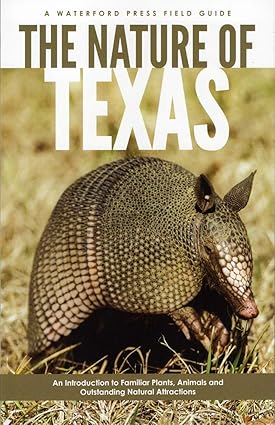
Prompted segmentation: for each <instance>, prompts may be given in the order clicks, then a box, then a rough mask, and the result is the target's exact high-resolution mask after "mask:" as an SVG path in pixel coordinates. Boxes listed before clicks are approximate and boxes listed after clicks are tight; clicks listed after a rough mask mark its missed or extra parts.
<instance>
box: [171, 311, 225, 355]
mask: <svg viewBox="0 0 275 425" xmlns="http://www.w3.org/2000/svg"><path fill="white" fill-rule="evenodd" d="M170 317H172V319H173V320H174V322H175V323H176V325H177V326H178V327H179V328H180V330H181V331H182V332H183V334H184V335H185V337H186V338H187V339H188V340H190V339H191V337H190V332H191V333H192V334H193V335H194V337H195V338H196V339H197V340H198V341H199V342H200V343H201V344H202V345H203V347H204V348H205V349H206V350H207V351H209V350H210V348H211V340H212V341H213V343H212V348H213V349H214V351H218V352H220V351H221V350H222V348H224V347H225V345H226V344H227V342H228V338H229V333H228V331H227V329H226V328H225V326H224V325H223V323H222V322H221V321H220V320H219V319H218V318H217V317H216V316H214V315H211V321H210V322H209V323H207V324H206V325H204V324H203V320H202V316H201V315H200V314H199V313H198V312H197V311H196V310H195V309H194V308H193V307H190V306H187V307H182V308H180V309H179V310H176V311H173V312H172V313H170ZM189 331H190V332H189Z"/></svg>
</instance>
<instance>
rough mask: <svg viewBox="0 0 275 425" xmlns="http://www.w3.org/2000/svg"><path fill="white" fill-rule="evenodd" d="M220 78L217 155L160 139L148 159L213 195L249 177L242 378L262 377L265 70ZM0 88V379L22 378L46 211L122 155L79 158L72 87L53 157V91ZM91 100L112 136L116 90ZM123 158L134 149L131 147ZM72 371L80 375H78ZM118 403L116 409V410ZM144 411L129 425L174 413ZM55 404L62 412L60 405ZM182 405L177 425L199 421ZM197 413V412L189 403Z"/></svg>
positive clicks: (267, 310)
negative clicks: (181, 172) (245, 368)
mask: <svg viewBox="0 0 275 425" xmlns="http://www.w3.org/2000/svg"><path fill="white" fill-rule="evenodd" d="M196 73H197V71H196V70H188V71H186V78H185V89H186V97H187V103H188V104H187V106H188V112H189V118H190V125H191V128H192V126H193V125H194V124H196V123H200V122H205V121H206V122H208V121H209V118H208V117H207V115H206V114H205V112H204V111H203V110H202V108H201V106H200V104H199V102H198V101H197V99H196V97H195V96H194V80H195V76H196ZM228 75H229V78H230V86H231V91H230V93H220V94H219V102H220V104H221V105H222V106H223V108H224V110H225V112H226V115H227V117H228V120H229V124H230V129H231V133H230V140H229V142H228V144H227V145H226V147H225V148H224V149H223V150H221V151H217V152H206V151H203V150H201V149H199V148H198V147H196V146H195V144H194V150H193V151H190V152H187V151H182V152H179V151H178V149H177V143H176V139H175V138H174V137H173V136H172V137H170V138H169V142H168V148H167V151H166V152H153V153H152V152H150V153H149V154H150V155H154V156H158V157H161V158H167V159H169V160H172V161H174V162H178V163H180V164H181V165H183V166H185V167H186V168H188V169H190V170H191V171H192V172H194V173H195V174H199V173H201V172H203V173H206V174H207V175H208V176H209V177H210V178H211V180H212V181H213V183H214V186H215V188H216V190H217V192H218V193H220V194H221V195H223V194H224V193H226V191H227V190H228V189H229V188H230V187H231V186H232V185H233V184H235V183H236V182H238V181H240V180H241V179H242V178H243V177H245V176H246V175H248V174H249V172H250V171H252V170H254V169H257V170H258V171H257V175H256V181H255V185H254V189H253V193H252V197H251V200H250V202H249V205H248V207H247V208H246V209H245V210H244V211H243V212H242V214H241V215H242V218H243V220H244V222H245V223H246V225H247V229H248V233H249V236H250V239H251V243H252V247H253V253H254V259H255V268H254V283H253V285H254V292H255V296H256V300H257V303H258V306H259V309H260V315H259V317H258V318H257V319H256V320H255V321H254V324H253V327H252V330H251V333H250V336H249V350H251V348H252V347H253V346H254V345H255V344H256V343H257V348H256V349H255V350H254V352H253V356H252V358H251V359H250V362H251V364H252V368H251V369H250V371H254V372H255V371H256V372H271V371H274V357H273V354H274V351H273V350H274V329H273V325H274V321H273V319H272V318H273V315H274V261H273V254H274V228H273V219H274V214H273V199H274V197H273V195H274V194H273V190H274V187H273V183H274V171H273V170H274V149H273V142H274V140H273V138H274V117H273V115H274V98H275V96H274V87H275V84H274V70H230V71H229V72H228ZM160 78H161V73H160V72H157V71H156V72H154V75H153V78H152V80H151V82H150V83H149V85H148V90H147V91H146V95H145V97H144V99H143V101H142V110H143V113H144V117H145V122H146V125H147V128H148V132H149V135H150V137H152V134H153V130H154V124H155V113H156V108H157V103H158V94H159V88H160ZM30 82H31V83H30ZM1 85H2V87H1V93H2V96H1V102H2V104H1V109H2V115H3V118H2V124H1V136H2V140H3V147H2V151H3V154H4V160H3V164H2V166H3V169H2V243H3V246H2V301H3V309H2V323H3V326H2V333H3V336H2V366H1V372H2V373H7V372H8V370H9V368H11V369H12V370H20V371H26V368H25V367H22V361H23V359H24V356H25V354H26V350H27V342H26V325H27V294H28V284H29V276H30V270H31V263H32V258H33V255H34V251H35V247H36V245H37V242H38V239H39V236H40V234H41V232H42V229H43V227H44V225H45V223H46V221H47V219H48V217H49V214H50V212H51V210H52V208H53V207H54V205H55V203H56V201H57V199H58V197H59V196H60V194H61V193H62V191H63V190H64V189H65V188H66V187H67V185H68V184H69V183H71V182H72V181H73V180H75V179H76V178H77V177H79V176H80V175H82V174H84V173H85V172H87V171H88V170H90V169H93V168H95V167H97V166H99V165H100V164H102V163H105V162H109V161H112V160H114V159H117V158H119V157H123V156H125V152H83V151H82V148H81V140H82V128H81V122H82V96H81V86H80V84H78V83H74V84H73V85H72V93H71V150H70V152H56V151H55V150H54V90H53V87H52V85H51V84H48V83H47V84H46V83H44V82H43V72H42V71H41V70H2V79H1ZM100 96H101V97H102V98H104V99H105V98H106V99H108V100H109V111H110V115H109V117H108V118H102V119H100V121H99V124H100V132H101V133H102V134H108V133H113V134H115V132H116V130H117V128H118V126H119V122H120V119H121V114H122V111H123V102H122V100H121V98H120V95H119V91H118V89H117V87H116V85H115V84H113V85H111V84H106V85H103V84H102V85H101V90H100ZM130 151H131V152H134V151H135V143H134V141H133V140H132V141H131V149H130ZM257 341H258V342H257ZM172 350H173V347H172ZM171 361H175V362H179V363H178V364H177V367H178V370H179V371H184V370H186V368H185V366H184V367H183V366H182V365H183V364H184V359H182V358H180V359H179V358H178V357H177V356H176V358H175V357H174V353H173V352H171ZM103 362H104V360H102V362H101V363H100V365H97V370H96V371H98V370H101V371H104V366H102V365H104V363H103ZM195 366H196V369H197V368H200V365H195ZM85 367H86V366H85ZM205 367H206V366H205V364H204V365H203V366H202V368H204V369H205ZM223 367H224V369H223V370H225V371H230V364H229V363H228V362H226V361H225V363H224V364H223ZM187 368H191V371H192V364H188V365H187ZM81 369H82V370H83V368H81ZM187 370H188V369H187ZM119 403H120V402H117V406H118V405H119ZM121 403H122V402H121ZM125 403H126V402H125ZM230 403H233V404H234V402H228V404H224V405H223V406H226V409H229V407H228V406H230ZM263 403H265V402H263ZM266 403H267V402H266ZM153 405H154V403H153V404H150V402H148V403H142V404H141V405H140V407H139V417H140V419H139V422H138V421H137V422H136V423H152V424H157V423H158V424H160V423H162V422H160V421H161V419H160V418H161V417H162V415H165V412H166V410H167V411H169V412H170V411H172V410H171V409H173V408H172V407H171V406H173V405H172V404H171V405H166V404H165V403H160V404H159V405H158V409H159V410H156V414H155V415H156V416H154V415H153V414H152V415H151V418H150V421H151V422H144V420H143V413H142V412H145V411H146V409H147V410H148V409H149V410H150V409H151V407H150V406H153ZM252 405H253V404H251V405H250V404H249V403H247V404H244V405H243V406H245V408H244V411H245V412H249V411H250V410H249V409H251V408H252V407H251V406H252ZM8 406H9V407H10V408H11V410H14V413H13V415H15V416H14V417H16V418H17V417H18V418H19V417H20V415H22V412H21V413H20V408H18V409H17V408H16V406H14V405H13V406H11V405H8ZM26 406H27V407H24V408H23V407H22V409H23V410H24V411H25V412H26V411H27V409H28V408H30V407H31V406H32V403H29V404H28V403H27V405H26ZM41 406H42V407H41V409H42V413H41V415H42V417H43V415H44V416H45V417H47V413H46V412H47V411H49V417H51V415H53V416H54V417H55V418H57V419H55V420H56V422H54V423H60V424H61V423H73V422H68V420H67V419H66V418H67V417H71V418H72V417H74V416H73V415H76V416H75V417H76V418H77V412H78V411H79V409H80V407H79V406H82V404H81V403H78V404H77V403H71V404H70V403H69V404H67V405H66V409H65V407H64V406H65V405H64V404H62V403H57V404H56V407H54V406H55V405H54V404H52V403H48V404H47V403H46V402H45V403H42V404H41ZM60 406H63V407H61V408H60ZM100 406H103V407H102V409H103V412H104V411H105V410H106V412H108V413H106V415H107V416H106V417H108V418H109V416H110V415H111V413H110V411H112V406H113V404H112V403H111V402H110V403H107V402H106V403H103V402H102V403H101V404H100V403H99V404H91V407H90V408H89V409H91V410H89V409H88V410H87V415H88V414H91V415H92V414H93V415H94V414H95V413H88V412H93V411H94V410H95V411H97V412H99V410H100V409H101V408H100ZM130 406H132V407H130ZM134 406H135V404H134V403H132V404H129V409H128V414H129V415H130V409H134ZM169 406H170V407H169ZM188 406H189V405H188V403H187V402H184V403H177V412H178V413H177V415H179V418H181V419H179V422H178V423H182V424H183V423H191V422H188V421H187V422H186V419H184V418H186V417H187V416H186V415H187V413H184V412H185V410H187V412H188V411H189V413H188V414H189V415H191V414H192V411H193V414H194V415H195V416H194V418H195V417H198V418H199V414H200V415H201V417H203V413H199V410H198V412H197V410H196V409H197V408H196V409H194V410H192V409H193V407H192V409H191V408H190V409H189V407H188ZM196 406H198V405H197V404H196ZM200 406H201V407H200V409H201V410H203V409H206V411H207V406H209V404H208V402H203V403H202V404H201V405H200ZM213 406H216V407H215V409H214V414H215V415H216V416H214V417H215V418H216V419H215V421H216V422H214V419H213V422H211V423H217V424H218V423H221V424H222V423H230V422H223V409H221V408H220V407H218V406H219V405H218V404H216V405H215V404H214V405H213ZM234 406H235V407H234V409H235V410H233V412H234V411H235V412H236V416H234V415H235V413H232V415H233V416H234V418H235V419H234V420H235V422H232V423H236V424H238V423H242V422H241V419H240V418H241V416H240V415H241V414H242V413H241V414H239V413H238V412H239V410H238V409H240V408H241V407H240V406H242V404H241V403H240V404H238V403H237V402H236V403H235V404H234ZM259 406H260V403H259ZM16 409H17V413H16ZM36 409H37V408H36V407H34V411H33V412H32V413H31V415H34V414H35V413H34V412H35V411H36ZM55 409H56V410H55ZM169 409H170V410H169ZM188 409H189V410H188ZM65 410H66V411H67V413H66V414H65V413H64V411H65ZM153 410H154V409H153ZM153 410H152V411H153ZM62 412H63V413H62ZM159 412H160V413H159ZM181 412H182V413H181ZM252 413H253V412H252ZM97 414H99V413H97ZM247 414H249V413H247ZM62 415H63V416H64V415H65V419H62V417H63V416H62ZM68 415H71V416H68ZM85 415H86V413H85V414H84V417H83V420H82V419H81V420H79V422H75V423H89V422H88V416H87V417H86V418H85ZM180 415H182V416H180ZM184 415H185V416H184ZM196 415H198V416H196ZM27 417H29V416H27ZM102 418H103V419H100V420H101V422H92V420H91V422H90V423H102V424H103V423H106V424H107V423H111V422H110V419H106V420H105V419H104V418H105V416H104V415H103V416H102ZM129 418H130V416H129ZM41 420H42V419H41ZM62 420H63V422H62ZM76 420H77V419H76ZM199 420H200V419H198V420H197V422H196V421H195V419H194V422H193V423H194V424H195V423H202V422H199ZM58 421H59V422H58ZM66 421H67V422H66ZM81 421H82V422H81ZM85 421H86V422H85ZM108 421H109V422H108ZM18 423H28V422H27V421H26V422H18ZM36 423H42V422H36ZM43 423H53V422H51V419H49V422H43ZM113 423H121V424H124V423H129V424H131V420H130V419H128V422H127V421H126V418H124V419H123V420H121V422H119V421H118V422H113ZM132 423H135V422H132ZM163 423H177V422H175V421H174V422H163ZM204 423H206V422H204ZM209 423H210V422H209Z"/></svg>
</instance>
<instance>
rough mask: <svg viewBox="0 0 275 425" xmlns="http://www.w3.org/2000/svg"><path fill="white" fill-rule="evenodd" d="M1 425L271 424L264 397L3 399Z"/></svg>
mask: <svg viewBox="0 0 275 425" xmlns="http://www.w3.org/2000/svg"><path fill="white" fill-rule="evenodd" d="M1 413H2V417H3V422H4V421H5V420H6V422H4V424H3V425H23V424H24V425H31V424H34V423H35V424H37V425H40V424H41V425H42V424H43V425H45V424H48V425H52V424H53V425H247V424H248V425H250V424H251V425H264V424H266V425H272V424H274V418H275V416H274V415H275V406H274V402H272V401H269V400H265V401H251V400H250V401H239V400H235V401H207V400H198V401H191V400H190V401H183V400H180V401H130V400H124V401H85V402H81V401H41V402H37V401H29V402H24V403H22V402H5V403H4V404H3V405H2V409H1Z"/></svg>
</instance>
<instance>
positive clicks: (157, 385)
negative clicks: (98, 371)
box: [0, 374, 275, 401]
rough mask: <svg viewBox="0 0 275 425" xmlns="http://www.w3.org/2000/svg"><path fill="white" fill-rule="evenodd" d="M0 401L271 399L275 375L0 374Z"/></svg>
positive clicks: (274, 385) (273, 394) (273, 393)
mask: <svg viewBox="0 0 275 425" xmlns="http://www.w3.org/2000/svg"><path fill="white" fill-rule="evenodd" d="M0 384H1V387H0V388H1V400H13V401H15V400H22V401H23V400H120V399H128V400H131V399H132V400H172V399H174V400H248V399H250V400H273V399H275V374H247V375H242V374H239V375H237V374H236V375H231V374H227V375H214V374H213V375H199V374H194V375H180V374H175V375H173V374H165V375H155V374H152V375H151V374H150V375H133V374H121V375H1V376H0Z"/></svg>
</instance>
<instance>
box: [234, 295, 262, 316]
mask: <svg viewBox="0 0 275 425" xmlns="http://www.w3.org/2000/svg"><path fill="white" fill-rule="evenodd" d="M258 314H259V310H258V308H257V306H256V303H255V301H254V299H250V300H247V301H246V302H245V305H244V306H242V307H241V308H240V310H238V311H237V315H238V316H239V317H240V318H241V319H245V320H249V319H254V318H255V317H257V316H258Z"/></svg>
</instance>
